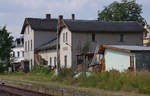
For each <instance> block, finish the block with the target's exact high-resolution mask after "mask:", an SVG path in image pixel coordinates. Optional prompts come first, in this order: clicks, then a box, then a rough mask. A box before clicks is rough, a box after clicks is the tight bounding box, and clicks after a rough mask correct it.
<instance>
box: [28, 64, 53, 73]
mask: <svg viewBox="0 0 150 96" xmlns="http://www.w3.org/2000/svg"><path fill="white" fill-rule="evenodd" d="M31 73H34V74H44V75H48V74H50V69H49V67H48V66H47V65H44V66H38V65H34V66H33V67H32V70H31Z"/></svg>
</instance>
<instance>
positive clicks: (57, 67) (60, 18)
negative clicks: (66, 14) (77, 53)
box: [56, 15, 63, 75]
mask: <svg viewBox="0 0 150 96" xmlns="http://www.w3.org/2000/svg"><path fill="white" fill-rule="evenodd" d="M62 19H63V16H62V15H60V16H59V18H58V24H57V45H56V50H57V66H56V75H58V73H59V71H60V51H59V29H60V27H61V23H62Z"/></svg>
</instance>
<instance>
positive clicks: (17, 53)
mask: <svg viewBox="0 0 150 96" xmlns="http://www.w3.org/2000/svg"><path fill="white" fill-rule="evenodd" d="M13 46H14V48H13V49H12V52H11V63H12V64H15V65H16V64H21V61H23V60H24V38H23V36H21V37H20V38H16V40H15V41H14V42H13Z"/></svg>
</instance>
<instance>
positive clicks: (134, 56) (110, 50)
mask: <svg viewBox="0 0 150 96" xmlns="http://www.w3.org/2000/svg"><path fill="white" fill-rule="evenodd" d="M99 54H103V57H104V61H105V62H104V64H101V66H102V67H101V68H104V69H102V70H104V71H110V70H113V69H114V70H118V71H120V72H124V71H125V70H130V71H140V70H150V59H149V58H150V47H144V46H134V45H102V46H100V48H99Z"/></svg>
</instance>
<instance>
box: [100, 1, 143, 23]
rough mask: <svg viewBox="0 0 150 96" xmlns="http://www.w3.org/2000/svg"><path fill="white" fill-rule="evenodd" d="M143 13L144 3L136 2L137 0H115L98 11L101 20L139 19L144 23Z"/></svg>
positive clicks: (138, 20)
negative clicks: (119, 0)
mask: <svg viewBox="0 0 150 96" xmlns="http://www.w3.org/2000/svg"><path fill="white" fill-rule="evenodd" d="M141 13H142V5H140V4H138V3H136V0H122V1H121V2H117V1H114V2H113V3H112V4H110V5H109V6H107V7H105V8H104V10H103V11H101V12H99V13H98V19H99V21H137V22H139V23H141V24H142V25H144V18H143V17H142V16H141Z"/></svg>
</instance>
